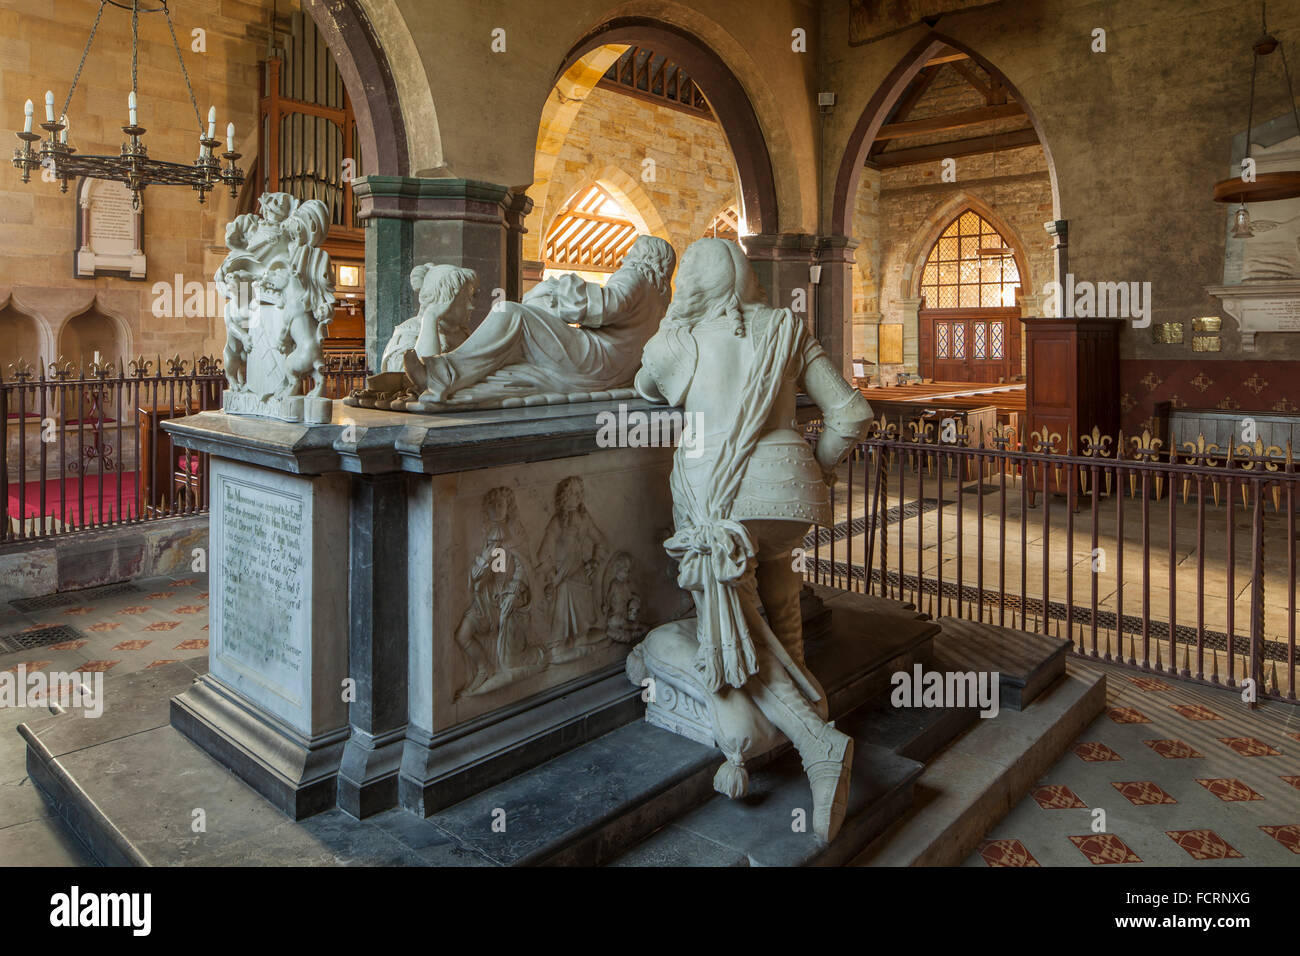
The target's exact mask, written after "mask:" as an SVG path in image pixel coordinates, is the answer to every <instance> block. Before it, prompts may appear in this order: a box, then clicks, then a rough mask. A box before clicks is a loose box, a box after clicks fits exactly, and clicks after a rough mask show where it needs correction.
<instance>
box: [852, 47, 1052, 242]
mask: <svg viewBox="0 0 1300 956" xmlns="http://www.w3.org/2000/svg"><path fill="white" fill-rule="evenodd" d="M945 46H946V47H952V48H953V49H954V50H958V51H959V52H962V53H965V54H966V55H967V56H969V57H970V58H971V59H972V60H974V61H975V62H976V63H978V64H979V65H980V66H981V67H982V68H983V69H984V70H985V71H986V72H987V73H988V74H989V75H990V76H992V77H994V78H995V79H997V80H998V81H999V82H1000V83H1001V84H1002V85H1003V86H1005V87H1006V88H1007V90H1008V92H1009V93H1010V94H1011V95H1012V96H1014V97H1015V98H1016V100H1017V101H1019V103H1020V105H1021V106H1022V107H1023V108H1024V111H1025V115H1026V116H1027V117H1028V118H1029V121H1030V123H1031V124H1032V125H1033V127H1034V132H1035V133H1036V134H1037V135H1038V143H1039V145H1040V146H1041V147H1042V149H1043V156H1044V158H1045V159H1046V161H1047V174H1048V177H1049V179H1050V180H1051V184H1052V218H1054V219H1059V218H1061V194H1060V189H1059V185H1058V183H1057V178H1056V163H1055V162H1054V161H1053V160H1052V150H1051V146H1050V145H1049V144H1048V142H1047V136H1046V134H1045V132H1044V130H1043V125H1042V123H1041V122H1040V121H1039V119H1038V116H1037V115H1036V114H1035V113H1034V110H1033V107H1032V106H1031V105H1030V104H1029V103H1028V102H1026V100H1025V98H1024V97H1023V96H1022V95H1021V94H1020V91H1019V90H1018V89H1017V88H1016V85H1015V84H1014V83H1012V82H1011V80H1009V79H1008V78H1007V77H1006V75H1005V74H1004V73H1003V72H1002V71H1001V70H999V69H998V68H997V67H995V66H994V65H993V64H991V63H990V62H989V61H988V60H986V59H984V58H983V57H982V56H980V55H979V54H978V53H976V52H975V51H974V50H972V49H971V48H970V47H968V46H966V45H965V44H963V43H960V42H958V41H957V40H954V39H952V38H950V37H947V36H944V35H943V34H940V33H936V32H934V31H931V32H930V33H927V34H926V35H925V36H924V37H922V38H921V39H920V40H919V41H918V42H917V44H916V45H915V46H914V47H912V49H911V50H910V51H909V52H908V53H907V55H906V56H904V57H903V58H902V59H901V60H900V61H899V62H898V65H897V66H895V67H894V69H893V70H892V71H890V73H889V75H888V76H887V77H885V80H884V82H883V83H881V84H880V86H879V88H877V90H876V92H875V94H873V95H872V97H871V99H870V100H869V101H868V103H867V105H866V108H865V109H863V111H862V115H861V116H860V117H859V118H858V122H857V125H856V126H855V127H854V128H853V132H852V133H851V134H850V136H849V139H848V142H847V143H846V144H845V148H844V154H843V156H842V157H841V159H840V166H839V172H838V173H837V174H836V177H835V192H834V194H833V196H832V200H831V232H832V233H834V234H835V235H840V236H847V235H849V234H850V232H851V231H852V226H853V204H854V199H855V198H856V196H857V192H858V184H859V182H860V180H861V178H862V168H863V163H865V162H866V159H867V152H868V150H869V149H870V148H871V144H872V142H873V141H874V140H875V138H876V134H877V133H879V132H880V127H881V126H882V125H883V124H884V122H885V119H886V117H887V116H888V115H889V111H890V110H891V109H892V108H893V106H894V103H895V102H896V101H897V100H898V98H899V96H901V95H902V93H903V90H904V89H906V88H907V85H908V84H909V83H911V82H912V80H913V79H914V78H915V77H916V74H917V73H919V72H920V71H921V69H922V68H923V67H924V66H925V64H926V62H927V61H928V60H929V59H930V58H931V57H933V56H934V55H935V54H936V53H937V52H938V51H939V50H940V48H942V47H945Z"/></svg>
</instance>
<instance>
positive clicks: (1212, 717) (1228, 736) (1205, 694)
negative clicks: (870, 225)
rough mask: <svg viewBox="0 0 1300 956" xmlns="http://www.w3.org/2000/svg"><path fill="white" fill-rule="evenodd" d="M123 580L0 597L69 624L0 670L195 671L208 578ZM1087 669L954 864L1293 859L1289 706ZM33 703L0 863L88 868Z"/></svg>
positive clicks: (1296, 770) (10, 773)
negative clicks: (28, 759)
mask: <svg viewBox="0 0 1300 956" xmlns="http://www.w3.org/2000/svg"><path fill="white" fill-rule="evenodd" d="M135 585H136V587H137V588H138V590H136V591H132V592H128V593H116V594H111V595H104V596H92V597H91V598H89V599H78V600H77V601H76V602H74V603H71V604H67V605H63V606H59V607H51V608H47V609H45V610H40V611H31V612H26V613H24V612H20V611H17V610H15V609H14V608H13V607H11V606H9V605H7V604H6V605H0V637H7V636H9V635H12V634H15V633H19V632H22V631H26V630H30V629H32V628H35V627H48V626H51V625H65V626H68V627H71V628H72V629H73V630H74V631H76V632H77V635H76V636H75V637H70V638H69V639H68V640H65V641H61V642H59V643H58V644H55V645H52V646H48V647H40V648H34V649H31V650H27V651H22V652H18V653H9V654H0V671H5V670H13V669H16V668H17V667H18V666H19V665H20V664H26V665H27V666H28V668H32V667H34V666H39V667H40V668H41V669H42V670H45V671H70V670H82V671H88V670H96V671H102V672H103V673H104V675H105V681H106V683H107V682H112V681H113V680H115V679H116V678H117V677H119V676H120V675H122V674H129V673H131V672H134V671H138V670H142V669H145V668H148V667H156V666H159V665H160V664H162V663H165V662H169V661H177V660H182V661H187V662H192V664H193V666H194V667H195V668H196V672H200V671H202V670H203V669H204V665H205V661H204V658H205V657H206V655H207V637H208V632H207V600H208V596H207V579H206V577H205V576H204V575H197V574H185V575H177V576H175V577H168V578H153V579H147V580H141V581H137V582H135ZM1075 663H1076V665H1077V664H1079V663H1080V662H1078V661H1076V662H1075ZM1090 666H1092V665H1090ZM1098 666H1101V667H1103V668H1104V669H1105V670H1106V672H1107V679H1108V684H1109V691H1108V693H1109V698H1110V699H1109V707H1108V710H1107V712H1106V713H1105V714H1103V715H1102V716H1100V717H1098V718H1097V720H1096V721H1094V722H1093V724H1092V725H1091V726H1090V727H1089V728H1088V729H1087V730H1086V731H1085V732H1084V733H1083V734H1082V735H1081V736H1080V737H1079V739H1078V741H1076V743H1075V745H1074V748H1073V750H1072V751H1071V752H1068V753H1066V754H1065V755H1064V756H1062V757H1061V759H1060V760H1059V761H1058V762H1057V763H1056V764H1055V765H1054V766H1053V767H1052V768H1051V770H1050V771H1049V772H1048V773H1046V774H1045V775H1044V776H1043V778H1042V779H1041V780H1039V781H1038V782H1037V784H1036V786H1035V787H1034V788H1033V790H1032V791H1031V792H1030V793H1029V794H1028V795H1027V796H1026V797H1025V798H1024V799H1023V800H1021V801H1020V803H1019V804H1018V805H1017V806H1016V807H1015V808H1013V809H1012V811H1011V813H1010V814H1008V815H1007V817H1006V818H1005V819H1003V820H1002V822H1000V823H999V824H998V825H997V826H996V827H995V828H994V829H993V831H992V832H991V833H990V834H989V838H988V839H987V840H986V841H985V842H984V843H983V845H982V846H981V847H980V848H979V850H978V851H977V852H976V853H974V854H972V855H971V857H970V858H969V859H968V860H966V863H965V865H967V866H1015V865H1023V866H1034V865H1039V866H1089V865H1106V864H1112V863H1114V864H1118V865H1125V866H1142V865H1151V864H1157V865H1158V864H1170V865H1182V866H1216V865H1273V866H1277V865H1283V866H1286V865H1292V866H1294V865H1297V864H1300V708H1296V707H1292V706H1289V705H1286V704H1277V703H1265V704H1263V705H1262V706H1261V707H1260V708H1259V709H1257V710H1255V711H1250V710H1248V709H1247V708H1246V707H1245V705H1244V704H1242V702H1241V700H1240V698H1239V697H1238V696H1237V695H1235V694H1233V693H1230V692H1226V691H1220V690H1215V689H1212V688H1207V687H1202V686H1198V685H1193V684H1188V683H1184V682H1181V681H1176V680H1170V679H1166V678H1155V677H1147V676H1143V675H1141V674H1139V673H1137V672H1135V671H1131V670H1126V669H1124V668H1119V667H1114V666H1109V665H1098ZM46 713H48V712H47V711H46V710H45V709H44V708H39V707H38V708H6V709H0V866H40V865H44V866H78V865H93V860H91V858H90V857H89V855H88V854H87V853H86V852H85V850H84V849H83V848H82V847H81V846H80V844H79V843H78V842H77V841H76V840H75V839H74V838H72V837H70V836H69V835H68V834H67V833H66V831H65V830H64V829H63V828H62V827H61V826H60V825H59V824H58V823H57V821H56V820H55V819H53V818H52V816H51V814H50V811H49V809H48V808H47V807H46V805H45V803H44V801H43V800H42V798H41V796H40V794H39V793H37V792H36V790H35V788H34V787H33V786H32V784H31V781H30V780H29V779H28V778H27V775H26V770H25V764H24V759H25V745H24V743H23V740H22V738H21V737H19V736H18V734H17V732H16V728H17V726H18V724H20V723H22V722H23V721H24V720H30V719H32V718H35V717H38V716H43V715H45V714H46ZM1097 808H1100V809H1102V810H1104V811H1105V812H1106V828H1105V832H1093V829H1092V824H1093V819H1094V817H1093V810H1094V809H1097Z"/></svg>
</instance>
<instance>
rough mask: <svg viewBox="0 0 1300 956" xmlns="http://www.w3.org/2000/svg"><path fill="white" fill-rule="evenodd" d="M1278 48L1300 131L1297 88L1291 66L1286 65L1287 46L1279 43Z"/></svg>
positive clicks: (1297, 128) (1293, 114)
mask: <svg viewBox="0 0 1300 956" xmlns="http://www.w3.org/2000/svg"><path fill="white" fill-rule="evenodd" d="M1277 49H1278V52H1279V53H1281V54H1282V73H1283V74H1284V75H1285V76H1286V91H1287V92H1288V93H1289V94H1291V115H1292V116H1294V117H1295V128H1296V132H1297V133H1300V111H1298V110H1296V106H1295V90H1294V89H1292V88H1291V68H1290V67H1288V66H1287V65H1286V46H1285V45H1283V44H1282V43H1278V45H1277Z"/></svg>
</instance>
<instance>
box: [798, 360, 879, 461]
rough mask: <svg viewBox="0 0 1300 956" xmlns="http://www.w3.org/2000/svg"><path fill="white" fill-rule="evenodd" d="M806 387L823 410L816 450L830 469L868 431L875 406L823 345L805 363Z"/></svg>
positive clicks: (804, 384) (804, 385) (804, 378)
mask: <svg viewBox="0 0 1300 956" xmlns="http://www.w3.org/2000/svg"><path fill="white" fill-rule="evenodd" d="M803 387H804V391H805V392H807V393H808V397H809V398H811V399H812V400H813V401H814V402H816V403H817V407H818V408H820V409H821V410H822V424H823V428H822V434H821V437H820V438H819V439H818V440H817V449H816V452H815V454H816V456H817V464H819V465H821V467H822V470H823V471H827V472H829V471H830V470H832V469H833V468H834V467H835V466H836V465H838V464H839V463H840V460H841V459H842V458H843V457H844V456H845V455H846V454H847V453H848V451H849V450H850V449H851V448H852V447H853V446H854V445H855V444H857V443H858V442H859V441H861V440H862V438H863V436H864V435H866V433H867V426H868V425H870V424H871V419H872V412H871V406H870V405H868V404H867V400H866V399H865V398H863V397H862V393H861V392H859V391H858V390H857V389H856V388H854V387H853V386H852V385H850V384H849V383H848V382H846V381H844V377H843V376H842V375H840V373H839V370H838V369H837V368H836V367H835V365H834V363H832V362H831V360H830V358H828V357H827V355H826V353H825V352H823V351H822V350H821V349H820V348H818V349H817V350H816V355H815V356H812V357H811V358H810V359H809V361H808V362H807V364H806V365H805V366H804V374H803Z"/></svg>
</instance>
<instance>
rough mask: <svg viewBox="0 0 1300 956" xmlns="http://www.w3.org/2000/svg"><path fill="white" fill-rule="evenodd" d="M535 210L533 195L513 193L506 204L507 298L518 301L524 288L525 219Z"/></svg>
mask: <svg viewBox="0 0 1300 956" xmlns="http://www.w3.org/2000/svg"><path fill="white" fill-rule="evenodd" d="M532 211H533V200H532V197H531V196H529V195H528V194H527V193H522V192H520V193H511V194H510V198H509V201H508V205H507V206H506V275H505V286H504V288H505V290H506V298H507V299H510V300H511V301H512V302H518V301H519V299H520V297H521V296H522V295H523V294H524V292H525V291H526V290H525V289H524V234H525V233H526V232H528V230H527V229H526V228H525V227H524V220H525V219H527V218H528V214H529V213H530V212H532Z"/></svg>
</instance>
